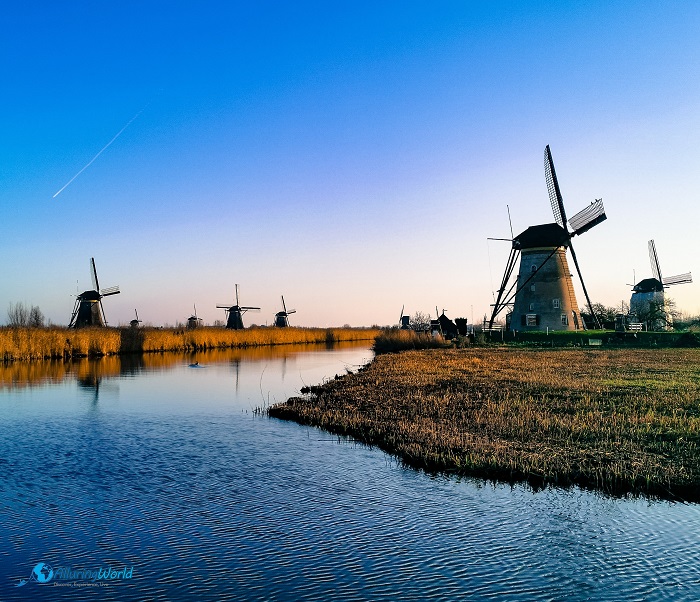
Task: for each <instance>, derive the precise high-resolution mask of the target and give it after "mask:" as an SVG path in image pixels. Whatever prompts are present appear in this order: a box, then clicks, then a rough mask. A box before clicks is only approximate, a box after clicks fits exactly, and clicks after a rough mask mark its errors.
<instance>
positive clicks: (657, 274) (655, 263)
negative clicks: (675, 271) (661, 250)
mask: <svg viewBox="0 0 700 602" xmlns="http://www.w3.org/2000/svg"><path fill="white" fill-rule="evenodd" d="M649 261H650V263H651V273H652V274H653V275H654V278H656V279H657V280H658V281H659V282H663V278H662V277H661V265H659V256H658V255H657V254H656V245H655V244H654V241H653V239H652V240H650V241H649Z"/></svg>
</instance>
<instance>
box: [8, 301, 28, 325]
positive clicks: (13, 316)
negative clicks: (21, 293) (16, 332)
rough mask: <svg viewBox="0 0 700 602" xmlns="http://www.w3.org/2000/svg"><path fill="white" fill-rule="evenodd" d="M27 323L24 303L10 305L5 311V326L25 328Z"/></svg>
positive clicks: (26, 311)
mask: <svg viewBox="0 0 700 602" xmlns="http://www.w3.org/2000/svg"><path fill="white" fill-rule="evenodd" d="M28 321H29V310H28V309H27V308H26V307H25V306H24V303H22V302H19V303H15V304H12V303H10V306H9V307H8V309H7V325H8V326H14V327H18V326H26V325H27V322H28Z"/></svg>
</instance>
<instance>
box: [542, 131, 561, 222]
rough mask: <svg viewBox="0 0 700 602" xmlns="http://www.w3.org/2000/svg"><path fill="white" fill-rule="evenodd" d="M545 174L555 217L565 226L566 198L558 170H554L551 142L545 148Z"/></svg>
mask: <svg viewBox="0 0 700 602" xmlns="http://www.w3.org/2000/svg"><path fill="white" fill-rule="evenodd" d="M544 174H545V178H546V180H547V192H548V193H549V202H550V204H551V205H552V213H553V214H554V219H555V221H556V222H557V224H559V225H560V226H561V227H562V228H565V227H566V226H565V225H564V224H565V223H566V210H565V209H564V199H563V198H562V196H561V191H560V190H559V182H558V180H557V172H556V171H554V161H553V160H552V152H551V151H550V150H549V144H548V145H547V147H546V148H545V149H544Z"/></svg>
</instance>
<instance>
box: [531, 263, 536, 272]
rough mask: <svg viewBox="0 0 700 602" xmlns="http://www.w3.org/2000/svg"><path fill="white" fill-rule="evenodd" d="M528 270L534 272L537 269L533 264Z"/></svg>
mask: <svg viewBox="0 0 700 602" xmlns="http://www.w3.org/2000/svg"><path fill="white" fill-rule="evenodd" d="M530 271H531V272H532V273H533V274H534V273H535V272H536V271H537V266H536V265H534V264H533V266H532V268H530Z"/></svg>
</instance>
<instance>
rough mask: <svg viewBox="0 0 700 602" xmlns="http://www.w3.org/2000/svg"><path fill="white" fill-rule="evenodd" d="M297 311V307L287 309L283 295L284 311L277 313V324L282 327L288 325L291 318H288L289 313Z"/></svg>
mask: <svg viewBox="0 0 700 602" xmlns="http://www.w3.org/2000/svg"><path fill="white" fill-rule="evenodd" d="M296 311H297V310H296V309H290V310H287V306H286V305H285V303H284V295H282V311H278V312H277V313H276V314H275V326H279V327H280V328H286V327H288V326H289V320H288V319H287V316H289V314H294V313H296Z"/></svg>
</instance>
